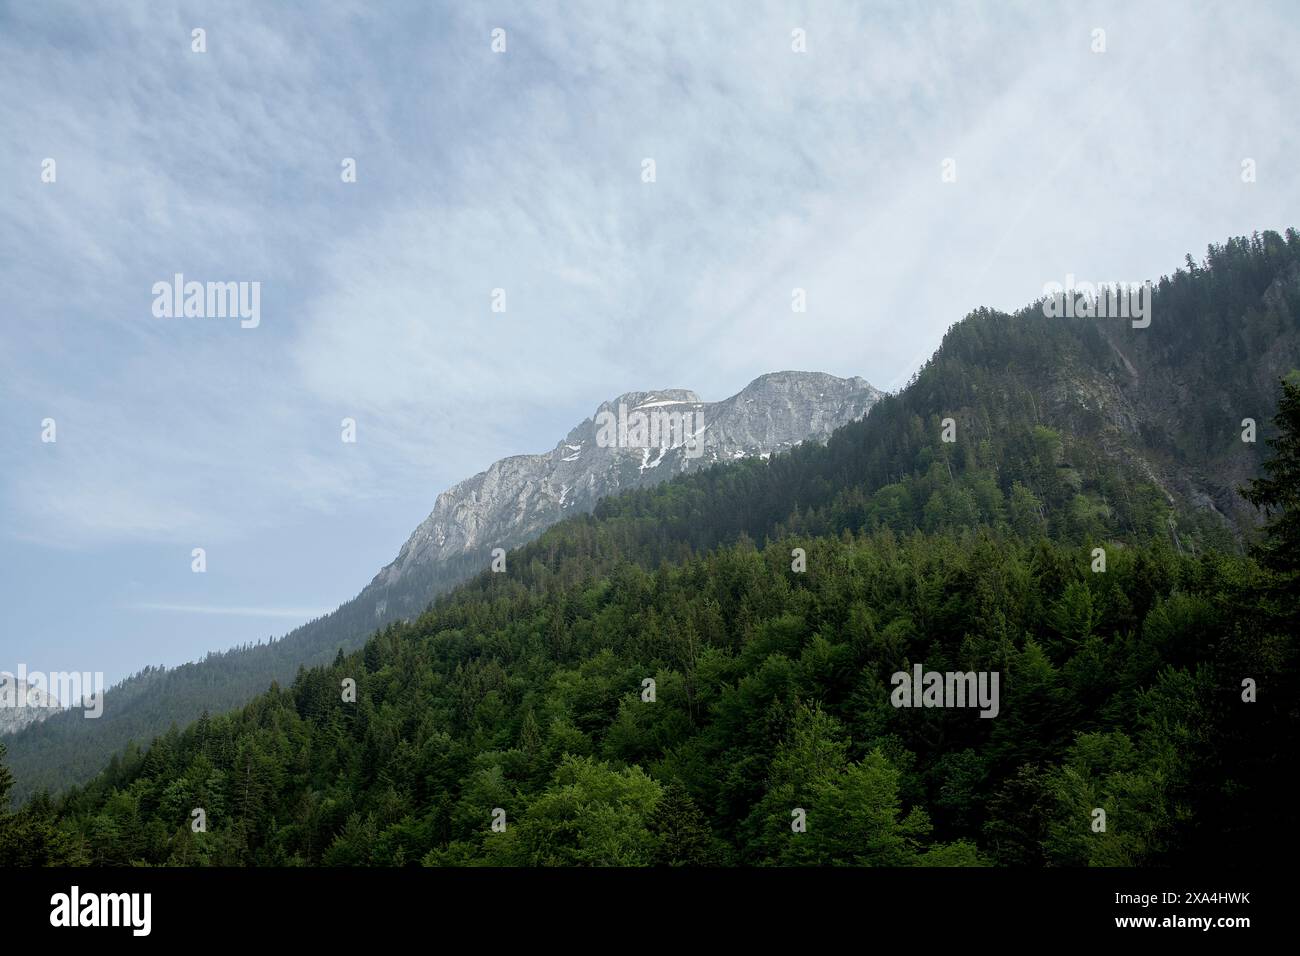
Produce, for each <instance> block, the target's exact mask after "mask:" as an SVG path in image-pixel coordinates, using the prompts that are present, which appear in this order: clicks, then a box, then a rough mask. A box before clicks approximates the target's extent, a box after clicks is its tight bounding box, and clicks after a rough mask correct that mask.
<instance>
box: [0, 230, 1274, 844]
mask: <svg viewBox="0 0 1300 956" xmlns="http://www.w3.org/2000/svg"><path fill="white" fill-rule="evenodd" d="M1298 264H1300V237H1297V235H1296V233H1295V232H1294V231H1288V234H1287V236H1286V237H1285V239H1284V238H1283V237H1280V236H1277V235H1275V234H1266V235H1264V236H1262V237H1255V238H1254V239H1251V240H1234V241H1232V242H1230V243H1228V244H1227V245H1226V246H1224V247H1216V248H1214V249H1212V250H1211V252H1210V256H1209V257H1208V259H1207V260H1206V262H1205V263H1204V264H1203V265H1194V267H1193V268H1191V269H1189V270H1188V271H1180V272H1178V273H1176V274H1175V275H1174V276H1173V277H1171V278H1169V279H1165V280H1162V281H1161V283H1160V284H1159V287H1158V289H1157V292H1156V296H1155V300H1154V309H1153V316H1154V318H1153V322H1152V325H1151V327H1150V328H1147V329H1132V328H1129V327H1128V326H1127V324H1126V323H1121V322H1119V321H1118V320H1107V319H1098V320H1061V319H1057V320H1049V319H1046V318H1044V317H1043V315H1042V312H1041V310H1039V309H1038V308H1037V307H1036V306H1035V307H1031V308H1028V309H1026V310H1024V311H1023V312H1021V313H1018V314H1017V315H1014V316H1007V315H1002V314H998V313H992V312H987V311H981V312H977V313H974V314H972V315H971V316H969V317H968V318H967V319H966V320H964V321H963V322H961V323H959V324H957V325H956V326H954V327H953V328H952V329H951V330H950V331H949V333H948V335H947V336H946V337H945V339H944V342H943V345H942V346H941V348H940V349H939V351H938V352H937V353H936V355H935V357H934V358H933V359H932V360H931V361H930V362H929V363H927V365H926V366H925V367H924V368H923V369H922V370H921V371H920V372H919V373H918V374H917V376H916V377H915V379H914V380H913V382H912V383H910V384H909V386H908V387H907V388H906V389H904V390H903V391H902V392H901V393H900V394H899V395H896V396H891V397H888V398H886V399H884V400H882V401H881V402H880V403H879V404H878V405H877V406H876V407H875V409H874V410H873V411H872V413H871V415H870V416H869V417H868V418H867V419H866V420H865V421H863V422H860V423H855V424H852V425H849V426H846V427H845V428H843V429H841V430H840V431H838V432H837V433H836V434H835V435H834V436H833V437H832V439H831V440H830V441H829V442H828V443H827V445H825V446H817V445H805V446H802V447H800V448H798V449H796V450H795V451H794V452H792V453H790V454H787V455H781V456H774V457H773V458H772V459H770V460H769V461H766V462H744V463H740V464H737V465H731V466H724V467H719V468H715V469H712V470H710V471H707V472H704V473H701V474H698V475H693V476H687V477H685V478H682V479H678V480H675V481H673V482H671V483H669V484H667V485H663V486H660V487H658V488H655V489H650V490H644V491H638V492H633V493H629V494H625V495H621V496H617V497H614V498H610V499H606V500H605V501H604V502H602V503H601V505H600V506H598V508H597V511H596V514H595V515H594V516H591V517H587V518H582V519H575V520H571V521H567V522H564V523H562V524H560V525H558V526H556V527H555V528H553V529H551V530H550V531H548V532H547V533H546V534H544V535H543V536H542V537H541V538H540V539H539V540H538V541H537V542H535V543H534V544H531V545H529V546H526V547H524V548H522V549H519V550H517V551H514V552H512V553H511V554H510V555H509V557H508V560H507V571H506V572H505V573H504V574H493V573H487V572H485V573H483V574H481V575H479V576H478V577H477V578H475V579H474V580H473V581H471V582H470V583H469V584H467V585H465V586H463V587H462V588H460V589H459V590H457V591H456V592H454V593H452V594H450V595H447V596H445V597H443V598H440V599H439V600H438V601H437V602H436V603H435V605H434V606H433V607H432V608H431V609H430V611H429V612H427V613H426V614H425V615H423V616H422V617H421V618H420V619H419V620H418V621H416V622H414V623H411V624H397V625H393V626H389V627H387V628H385V629H384V630H383V631H381V632H380V633H379V634H377V635H375V636H373V637H372V638H371V639H370V640H369V641H368V642H367V643H366V644H365V647H364V650H362V651H360V652H356V653H353V654H351V655H347V654H344V653H339V654H338V655H337V656H336V658H335V660H334V662H333V664H332V665H330V666H327V667H318V668H313V669H304V670H302V671H301V672H300V673H299V675H298V677H297V679H296V680H294V682H293V683H292V685H291V686H284V687H281V686H276V687H273V688H272V689H271V690H270V692H269V693H267V694H265V695H263V696H261V697H259V698H258V699H257V700H255V701H254V702H253V703H251V704H249V705H248V706H247V707H245V708H244V709H243V710H241V711H239V712H236V713H231V714H226V715H213V716H207V717H205V718H204V719H203V720H201V721H199V722H198V723H196V724H192V725H190V726H189V727H187V728H186V729H184V730H179V729H177V730H173V731H172V732H171V733H169V734H167V735H166V736H165V737H162V738H159V739H158V740H156V741H154V742H153V744H152V746H151V747H149V748H148V749H147V750H141V749H137V748H131V749H129V750H127V751H126V752H125V753H124V754H122V755H121V756H119V757H116V758H114V761H113V763H112V764H111V765H110V766H109V768H108V769H107V770H106V771H105V772H104V773H103V774H102V775H101V776H100V777H98V778H97V779H96V780H95V781H93V782H92V783H91V784H89V785H88V786H87V787H85V788H84V789H79V790H73V791H72V792H70V793H69V794H67V795H66V796H64V797H60V798H57V799H50V798H46V797H41V798H38V799H36V800H34V801H32V802H31V803H29V804H28V806H27V807H26V808H25V809H24V810H23V811H22V812H21V813H20V814H19V815H17V816H16V817H13V818H10V819H9V820H7V821H6V822H5V823H4V824H3V826H5V827H7V828H8V832H9V834H10V838H9V839H7V840H6V841H4V842H5V843H6V845H7V846H9V847H11V848H13V849H11V850H9V851H7V852H9V853H10V854H11V856H12V861H13V862H57V861H67V862H97V863H123V864H124V863H129V862H135V861H143V862H149V863H167V862H173V863H205V862H210V863H331V864H335V863H337V864H365V863H371V864H399V863H406V864H411V863H420V862H423V863H427V864H434V865H437V864H459V863H473V862H485V863H520V864H535V863H558V864H565V863H628V864H642V863H753V864H761V863H826V862H844V863H871V864H912V863H917V864H938V865H949V864H980V863H1000V864H1012V865H1044V864H1062V865H1081V864H1102V865H1105V864H1129V863H1131V864H1161V863H1172V862H1197V863H1210V862H1220V863H1224V864H1227V865H1232V864H1233V863H1235V862H1239V861H1240V848H1241V846H1242V845H1243V844H1244V843H1245V842H1250V843H1252V844H1255V843H1263V842H1264V841H1266V840H1268V839H1269V838H1270V837H1271V836H1272V835H1274V834H1278V833H1294V832H1295V826H1296V822H1297V821H1296V813H1295V810H1294V808H1293V804H1292V802H1291V801H1289V800H1288V799H1286V796H1285V792H1284V789H1283V788H1281V787H1279V786H1277V785H1276V782H1275V780H1274V779H1273V776H1272V775H1273V774H1274V773H1275V768H1276V767H1277V766H1278V765H1279V764H1280V763H1281V762H1282V761H1283V760H1284V759H1285V757H1286V756H1287V755H1288V753H1289V747H1290V742H1291V741H1293V740H1294V739H1295V732H1296V730H1297V714H1296V708H1295V703H1294V702H1295V700H1296V699H1297V698H1296V690H1297V687H1296V673H1295V635H1296V623H1297V619H1296V609H1295V598H1294V596H1293V591H1294V586H1295V583H1296V582H1295V580H1294V567H1295V565H1294V560H1295V554H1294V541H1291V542H1290V543H1287V542H1286V541H1285V540H1283V539H1281V538H1278V536H1277V535H1276V534H1275V535H1274V541H1273V544H1272V547H1271V549H1270V551H1269V552H1268V553H1269V554H1270V559H1269V565H1270V566H1269V567H1264V566H1262V565H1260V564H1259V563H1257V561H1256V559H1255V558H1253V557H1251V556H1249V555H1248V554H1246V553H1245V551H1246V548H1247V546H1248V545H1249V544H1250V543H1251V542H1252V541H1254V540H1255V539H1256V538H1257V537H1258V534H1257V529H1256V528H1255V527H1254V522H1255V521H1256V520H1257V518H1256V512H1255V511H1254V509H1253V507H1251V505H1249V504H1248V503H1247V502H1246V501H1244V500H1243V499H1242V498H1241V496H1240V495H1239V494H1238V493H1237V490H1236V489H1237V484H1238V483H1239V482H1244V481H1245V480H1246V479H1248V478H1250V477H1253V476H1255V475H1257V474H1258V473H1259V466H1260V463H1261V461H1262V459H1263V458H1264V452H1265V449H1264V448H1263V447H1261V445H1259V444H1248V443H1243V442H1242V441H1241V431H1242V426H1241V422H1242V419H1243V418H1247V417H1250V418H1255V419H1256V420H1257V421H1258V423H1259V426H1260V433H1261V439H1262V438H1264V437H1269V436H1275V435H1276V429H1275V428H1274V427H1273V426H1272V425H1271V423H1270V421H1269V419H1270V418H1271V417H1272V416H1273V414H1274V412H1275V411H1276V410H1277V407H1278V395H1279V394H1280V393H1279V391H1278V386H1277V378H1278V377H1279V376H1281V375H1283V374H1285V373H1286V372H1287V371H1289V370H1290V369H1291V368H1294V367H1295V366H1296V365H1300V349H1297V341H1298V337H1297V332H1298V331H1300V329H1298V328H1297V326H1298V325H1300V265H1298ZM1108 323H1109V324H1108ZM1238 356H1239V357H1238ZM1161 383H1165V384H1163V385H1162V384H1161ZM1169 388H1173V389H1174V390H1173V391H1172V392H1171V393H1170V394H1167V395H1166V394H1164V392H1165V391H1166V390H1167V389H1169ZM1288 394H1289V395H1290V405H1284V407H1283V413H1284V415H1285V414H1287V413H1288V409H1290V412H1289V413H1290V414H1291V416H1292V422H1293V426H1294V419H1295V418H1296V417H1297V412H1296V409H1297V407H1300V394H1298V393H1297V392H1296V391H1295V389H1294V388H1293V389H1292V391H1291V392H1289V393H1288ZM945 418H950V419H952V420H953V430H952V434H953V437H954V438H955V440H954V441H952V442H947V441H944V440H943V438H942V435H943V432H944V425H943V420H944V419H945ZM1284 437H1286V436H1284ZM1288 440H1289V442H1290V444H1289V445H1287V444H1286V443H1285V442H1284V443H1283V444H1282V445H1281V446H1279V448H1278V449H1275V451H1276V452H1277V453H1278V454H1280V455H1283V456H1284V455H1285V454H1286V449H1287V448H1288V447H1290V448H1291V449H1294V445H1295V436H1294V434H1292V435H1290V437H1289V439H1288ZM1282 474H1283V475H1284V476H1285V475H1286V474H1290V475H1292V476H1294V470H1292V471H1291V472H1289V473H1288V472H1285V471H1283V472H1282ZM1279 480H1280V481H1281V482H1282V484H1281V485H1280V486H1278V487H1276V488H1273V489H1272V490H1271V491H1269V490H1268V489H1267V487H1265V490H1264V491H1263V492H1261V493H1260V494H1261V495H1264V497H1259V496H1257V497H1258V498H1259V500H1258V501H1257V503H1264V504H1270V505H1272V506H1273V507H1274V510H1275V511H1277V510H1279V509H1280V511H1281V513H1282V517H1281V518H1280V519H1279V518H1277V515H1275V516H1274V517H1275V520H1278V521H1280V522H1281V523H1282V524H1281V525H1277V526H1284V525H1285V522H1287V521H1290V522H1292V524H1293V523H1294V503H1295V494H1296V490H1295V487H1294V485H1293V484H1288V483H1287V480H1286V479H1285V477H1284V478H1283V479H1279ZM1288 509H1290V510H1289V511H1288ZM1288 515H1289V516H1290V517H1288ZM1279 541H1282V543H1281V544H1279V543H1278V542H1279ZM1098 548H1100V549H1102V550H1103V551H1104V555H1105V561H1106V564H1105V570H1104V571H1100V570H1098V569H1097V564H1096V562H1097V551H1096V549H1098ZM796 549H803V551H804V552H805V554H806V567H805V568H804V569H803V570H800V569H798V567H797V566H798V563H799V557H798V554H797V553H796ZM1287 561H1290V562H1291V563H1290V564H1289V565H1288V564H1287ZM918 663H920V664H923V665H924V667H925V668H926V669H928V670H940V671H946V670H962V671H996V672H998V673H1000V675H1001V678H1002V700H1001V706H1000V712H999V714H998V716H997V717H996V718H994V719H982V718H980V716H979V715H978V713H976V712H974V711H971V710H962V709H944V708H939V709H916V710H912V709H899V708H896V707H894V706H893V705H892V704H891V702H890V676H891V674H893V673H894V672H896V671H900V670H903V671H906V670H908V669H909V668H910V667H911V666H912V665H913V664H918ZM647 678H650V679H653V681H654V688H655V693H654V700H653V701H651V700H647V699H645V698H644V697H643V693H644V688H645V684H644V681H645V680H646V679H647ZM347 679H352V680H355V681H356V699H355V702H349V701H347V700H345V699H343V698H344V696H345V694H343V693H341V688H343V687H344V682H345V681H346V680H347ZM1246 679H1249V680H1250V681H1253V682H1254V685H1253V686H1254V687H1255V688H1256V693H1257V698H1256V699H1255V700H1253V701H1252V702H1247V701H1246V700H1244V699H1243V680H1246ZM0 789H3V785H2V783H0ZM199 808H202V809H203V811H204V817H205V819H206V821H207V832H202V833H196V832H194V831H193V829H192V828H191V819H192V814H193V811H194V810H196V809H199ZM498 809H499V810H501V811H504V816H505V819H506V821H508V822H507V824H506V826H505V828H504V830H503V831H502V832H497V831H496V830H494V829H493V827H492V823H493V821H494V819H498V818H499V815H497V813H496V811H498ZM1098 809H1100V810H1104V811H1105V813H1106V819H1107V827H1106V829H1105V830H1104V832H1098V831H1096V830H1094V829H1093V827H1092V825H1091V824H1092V823H1093V821H1094V812H1095V811H1096V810H1098ZM797 810H803V811H805V812H806V822H807V829H806V832H803V833H797V834H796V833H793V832H792V830H791V819H792V812H794V811H797Z"/></svg>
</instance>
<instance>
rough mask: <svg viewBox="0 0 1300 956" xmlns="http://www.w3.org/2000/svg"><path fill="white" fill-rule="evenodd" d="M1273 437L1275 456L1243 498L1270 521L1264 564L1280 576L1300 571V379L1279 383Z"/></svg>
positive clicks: (1270, 445) (1262, 552)
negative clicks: (1275, 430)
mask: <svg viewBox="0 0 1300 956" xmlns="http://www.w3.org/2000/svg"><path fill="white" fill-rule="evenodd" d="M1273 422H1274V424H1276V425H1277V427H1278V435H1277V437H1276V438H1270V439H1269V440H1268V445H1269V447H1270V448H1272V449H1273V451H1274V452H1275V453H1276V454H1275V455H1274V457H1273V458H1272V459H1270V460H1269V461H1266V462H1264V472H1265V474H1266V475H1267V477H1264V478H1255V479H1253V480H1252V481H1251V483H1250V487H1248V488H1243V489H1242V490H1241V494H1242V497H1244V498H1245V499H1246V500H1247V501H1249V502H1250V503H1251V504H1253V505H1254V506H1255V507H1256V508H1258V509H1259V510H1261V511H1263V512H1264V514H1265V515H1266V516H1268V517H1269V518H1270V519H1272V520H1270V521H1269V523H1268V524H1267V525H1266V526H1265V528H1264V533H1265V540H1264V543H1263V544H1262V545H1261V546H1260V548H1259V552H1260V556H1261V557H1262V559H1263V560H1264V562H1265V563H1266V564H1267V565H1269V566H1270V567H1272V568H1273V569H1274V570H1276V571H1280V572H1282V573H1283V574H1287V575H1295V574H1296V573H1297V572H1300V376H1297V375H1295V374H1293V375H1292V376H1291V379H1290V381H1285V380H1284V381H1283V382H1282V396H1281V398H1280V399H1279V400H1278V409H1277V415H1276V416H1275V417H1274V418H1273Z"/></svg>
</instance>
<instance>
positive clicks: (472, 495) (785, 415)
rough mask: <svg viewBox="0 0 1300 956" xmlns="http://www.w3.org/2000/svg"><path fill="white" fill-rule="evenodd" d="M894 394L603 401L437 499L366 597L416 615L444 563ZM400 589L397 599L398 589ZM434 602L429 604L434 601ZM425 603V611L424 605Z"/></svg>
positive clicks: (755, 387)
mask: <svg viewBox="0 0 1300 956" xmlns="http://www.w3.org/2000/svg"><path fill="white" fill-rule="evenodd" d="M881 395H882V393H881V392H880V391H879V390H878V389H876V388H874V387H872V386H871V385H870V384H868V383H867V382H866V381H865V380H864V379H861V378H857V377H854V378H838V377H836V376H834V375H827V374H825V373H822V372H772V373H770V374H767V375H763V376H760V377H759V378H756V379H755V380H754V381H752V382H750V383H749V385H747V386H746V387H745V388H744V390H743V391H741V392H740V393H738V394H736V395H733V396H732V397H731V398H728V399H724V400H722V401H720V402H705V401H701V400H700V397H699V396H698V395H696V394H695V393H694V392H692V391H688V390H686V389H676V388H674V389H661V390H657V391H650V392H628V393H626V394H623V395H620V396H619V397H618V398H615V399H612V400H611V401H608V402H604V403H602V404H601V405H600V406H599V407H598V408H597V409H596V411H595V413H594V414H593V415H592V417H591V418H588V419H587V420H586V421H583V422H581V423H580V424H578V425H577V426H576V427H574V428H573V430H571V431H570V432H569V434H568V435H567V436H565V438H564V439H563V440H562V441H560V442H559V443H558V444H557V445H556V446H555V447H554V448H553V449H552V450H551V451H549V452H546V453H544V454H540V455H515V456H513V457H510V458H503V459H502V460H501V461H498V462H496V463H495V464H493V465H491V466H490V467H489V468H488V469H487V470H486V471H483V472H480V473H479V474H477V475H475V476H474V477H472V478H467V479H466V480H465V481H462V482H461V483H460V484H458V485H456V486H455V487H453V488H451V489H449V490H447V491H444V492H443V493H442V494H440V495H439V496H438V498H437V501H436V502H435V504H434V507H433V512H432V513H431V514H430V515H429V517H428V518H426V519H425V520H424V521H423V522H421V524H420V526H419V527H418V528H416V529H415V532H414V533H413V534H412V535H411V537H410V538H409V539H408V540H407V542H406V544H404V545H403V546H402V549H401V551H400V552H399V553H398V555H397V558H396V559H395V560H394V561H393V562H392V563H391V564H389V565H388V566H387V567H386V568H384V569H383V570H382V571H380V572H379V574H378V575H376V577H375V579H374V580H373V581H372V582H371V584H370V585H369V587H367V589H366V591H367V592H370V594H369V595H367V594H366V593H365V592H363V593H362V595H361V596H360V597H361V598H362V599H365V598H366V597H371V598H372V599H373V602H374V608H375V616H376V618H378V619H391V618H392V617H393V616H394V613H393V612H394V611H396V612H397V614H398V615H399V616H404V615H405V614H407V613H410V612H411V611H412V610H414V609H413V608H411V607H409V606H408V607H402V606H399V607H392V606H390V598H392V597H398V598H399V601H398V604H399V605H405V604H408V603H409V602H408V601H404V600H400V598H401V597H405V595H404V594H401V592H406V591H408V590H410V589H409V588H408V587H406V586H405V585H407V584H408V583H410V584H414V583H415V582H416V580H417V579H427V578H428V577H429V572H430V570H431V569H433V568H435V567H436V566H438V565H443V564H448V563H456V562H458V561H461V560H463V559H466V558H468V557H469V556H472V555H473V556H481V555H482V554H484V553H485V552H487V551H488V550H490V549H492V548H505V549H507V550H508V549H510V548H512V547H516V546H518V545H521V544H524V543H526V542H527V541H530V540H531V539H533V538H535V537H537V536H538V535H539V534H541V532H542V531H544V530H545V529H546V528H548V527H550V526H551V525H552V524H555V523H556V522H557V521H560V520H561V519H563V518H566V517H568V516H569V515H572V514H581V513H584V512H590V511H591V510H592V509H593V508H594V507H595V505H596V502H597V501H598V500H599V499H601V498H603V497H605V496H607V495H611V494H616V493H618V492H620V491H624V490H627V489H629V488H637V487H644V486H647V485H653V484H657V483H659V482H661V481H665V480H667V479H668V478H671V477H673V476H674V475H678V474H682V473H684V472H689V471H693V470H696V469H698V468H704V467H708V466H709V465H712V464H715V463H717V462H723V461H734V460H737V459H741V458H750V457H762V458H766V457H768V456H769V455H771V454H772V453H774V452H779V451H782V450H785V449H788V448H791V447H793V446H794V445H797V444H799V443H800V442H804V441H808V440H815V441H823V440H825V439H826V438H827V437H829V435H830V434H831V432H833V431H834V430H835V429H836V428H839V427H840V426H841V425H844V424H846V423H848V422H851V421H854V420H855V419H858V418H861V417H862V416H863V415H865V414H866V413H867V412H868V411H869V410H870V409H871V406H872V405H874V404H875V403H876V402H877V401H878V400H879V399H880V397H881ZM394 592H397V593H394ZM427 600H428V596H427V594H426V596H425V597H424V601H426V602H427ZM420 606H421V607H422V606H423V605H422V604H421V605H420Z"/></svg>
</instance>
